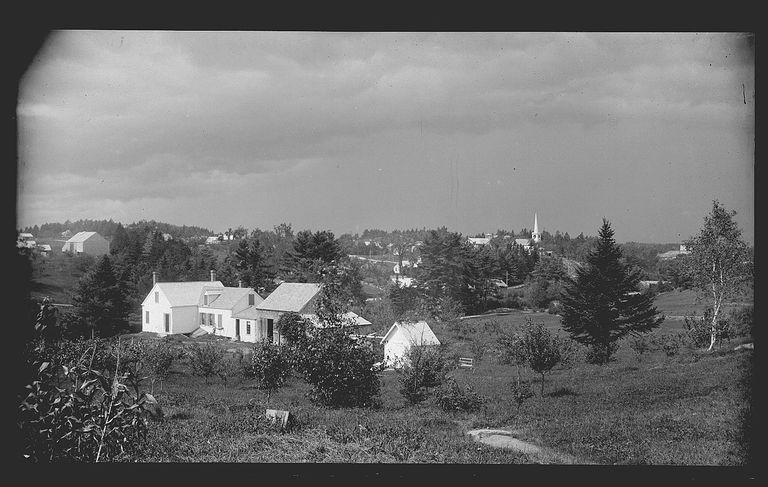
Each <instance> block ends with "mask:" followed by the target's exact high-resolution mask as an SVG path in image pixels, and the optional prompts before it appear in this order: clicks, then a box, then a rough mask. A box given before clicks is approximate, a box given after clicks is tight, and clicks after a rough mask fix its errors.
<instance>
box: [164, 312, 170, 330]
mask: <svg viewBox="0 0 768 487" xmlns="http://www.w3.org/2000/svg"><path fill="white" fill-rule="evenodd" d="M165 332H166V333H170V332H171V315H169V314H168V313H165Z"/></svg>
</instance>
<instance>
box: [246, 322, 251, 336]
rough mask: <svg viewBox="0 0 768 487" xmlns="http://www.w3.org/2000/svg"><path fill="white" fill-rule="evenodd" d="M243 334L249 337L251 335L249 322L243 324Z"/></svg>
mask: <svg viewBox="0 0 768 487" xmlns="http://www.w3.org/2000/svg"><path fill="white" fill-rule="evenodd" d="M245 334H246V335H250V334H251V322H250V321H246V322H245Z"/></svg>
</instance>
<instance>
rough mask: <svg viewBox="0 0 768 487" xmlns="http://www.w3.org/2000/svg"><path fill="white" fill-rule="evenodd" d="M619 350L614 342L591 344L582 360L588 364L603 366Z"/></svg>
mask: <svg viewBox="0 0 768 487" xmlns="http://www.w3.org/2000/svg"><path fill="white" fill-rule="evenodd" d="M618 349H619V344H618V343H616V342H610V343H593V344H592V345H589V348H587V353H586V354H585V356H584V360H585V361H586V362H587V363H588V364H595V365H605V364H607V363H608V362H609V361H611V360H615V359H614V358H613V354H614V352H616V350H618Z"/></svg>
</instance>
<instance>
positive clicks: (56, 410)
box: [17, 303, 155, 462]
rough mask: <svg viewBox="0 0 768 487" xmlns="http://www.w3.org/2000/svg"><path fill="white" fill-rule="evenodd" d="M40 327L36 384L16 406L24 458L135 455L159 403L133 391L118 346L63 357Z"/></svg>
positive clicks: (95, 344) (32, 362)
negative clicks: (148, 416) (150, 412)
mask: <svg viewBox="0 0 768 487" xmlns="http://www.w3.org/2000/svg"><path fill="white" fill-rule="evenodd" d="M45 306H49V304H48V303H45V304H44V305H43V307H45ZM40 315H41V316H44V315H45V313H42V312H41V314H40ZM37 325H38V326H37V327H36V328H37V331H38V338H37V339H36V341H35V343H34V345H33V347H32V350H31V353H30V354H29V356H28V360H29V361H28V363H27V364H26V367H31V368H32V369H33V370H34V380H32V382H31V383H30V384H28V385H27V386H26V387H25V393H24V394H23V395H22V397H23V399H22V400H21V401H20V404H19V406H18V417H17V421H18V427H19V429H20V432H21V438H22V445H21V449H22V451H21V454H22V455H23V457H24V458H26V459H28V460H31V461H34V462H59V461H85V462H98V461H102V460H112V459H116V458H120V457H122V456H125V455H130V454H133V453H135V452H136V451H137V450H138V449H140V448H141V446H142V444H143V442H144V440H145V437H146V433H147V420H146V415H145V414H144V413H145V406H149V405H151V404H153V403H155V399H154V397H152V396H151V395H149V394H146V393H142V392H139V390H138V387H137V388H136V389H135V390H136V392H135V393H132V392H131V391H130V390H129V388H128V386H127V385H126V383H127V382H129V380H131V377H132V374H133V373H134V372H133V371H132V370H131V368H130V367H126V366H125V364H124V363H123V364H121V359H122V358H123V357H122V356H121V350H122V349H123V347H122V346H121V344H120V342H119V341H118V343H117V344H116V346H114V347H110V344H109V342H107V341H103V340H92V341H91V342H90V343H89V345H88V348H86V349H85V350H84V351H83V350H77V354H76V355H69V356H67V355H64V356H62V355H59V354H58V353H57V352H59V351H60V350H61V349H60V348H58V347H55V346H53V344H51V343H48V342H47V341H46V340H45V339H43V338H42V336H44V335H45V334H44V333H43V332H44V330H43V328H44V327H45V326H47V324H45V323H40V322H38V323H37ZM81 351H82V352H83V353H82V354H80V352H81ZM113 352H114V368H113V369H111V368H107V367H105V366H106V365H111V363H110V362H111V360H109V359H107V357H110V356H111V354H112V353H113ZM78 355H79V356H78ZM97 355H98V356H99V360H100V362H101V363H99V364H98V366H99V367H98V368H96V367H94V362H95V360H96V357H97ZM45 357H52V358H53V360H45ZM133 380H134V382H136V383H138V380H136V379H135V378H134V379H133Z"/></svg>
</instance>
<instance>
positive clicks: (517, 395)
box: [512, 376, 533, 412]
mask: <svg viewBox="0 0 768 487" xmlns="http://www.w3.org/2000/svg"><path fill="white" fill-rule="evenodd" d="M531 397H533V389H532V388H531V383H530V382H529V381H528V380H522V379H520V376H518V377H517V380H516V381H514V382H512V398H513V399H514V400H515V403H516V404H517V410H518V412H519V411H520V406H522V405H523V403H524V402H525V401H526V400H527V399H528V398H531Z"/></svg>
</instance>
